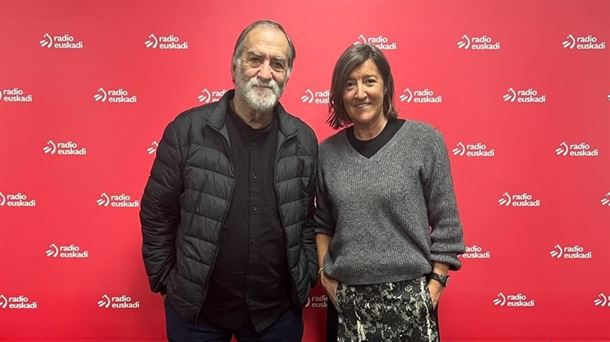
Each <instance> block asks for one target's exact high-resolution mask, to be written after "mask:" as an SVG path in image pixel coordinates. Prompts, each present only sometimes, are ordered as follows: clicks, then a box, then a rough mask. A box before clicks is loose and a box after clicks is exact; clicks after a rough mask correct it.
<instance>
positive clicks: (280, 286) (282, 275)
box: [202, 106, 290, 332]
mask: <svg viewBox="0 0 610 342" xmlns="http://www.w3.org/2000/svg"><path fill="white" fill-rule="evenodd" d="M225 123H226V125H227V129H228V131H229V137H230V142H231V158H232V161H233V171H234V175H235V189H234V191H233V195H232V200H231V206H230V208H229V212H228V214H227V219H226V221H225V224H224V226H223V228H222V232H221V237H220V241H219V252H218V257H217V259H216V263H215V266H214V270H213V271H212V275H211V277H210V280H209V289H208V293H207V297H206V298H207V299H206V302H205V304H204V307H203V312H202V313H203V316H204V319H205V321H206V322H207V323H210V324H213V325H217V326H219V327H221V328H224V329H227V330H230V331H233V332H237V331H240V330H243V329H248V328H247V327H252V326H253V327H254V329H255V330H256V331H257V332H260V331H262V330H263V329H265V328H267V327H269V326H270V325H271V324H273V323H274V322H275V321H276V319H277V318H279V316H280V315H281V314H282V313H284V311H286V309H288V307H289V306H290V280H289V278H288V277H289V275H288V262H287V256H286V242H285V235H284V229H283V227H282V224H281V220H280V216H279V211H278V202H277V198H276V193H275V187H274V180H273V173H274V172H273V171H274V165H275V158H276V148H277V135H278V122H277V114H276V113H274V116H273V119H272V121H271V123H270V124H269V125H268V126H267V127H265V128H262V129H253V128H251V127H250V126H248V125H247V124H246V123H245V122H244V121H243V120H241V118H239V117H238V116H237V114H235V112H234V111H233V109H232V108H231V106H228V107H227V115H226V119H225ZM250 324H251V325H250Z"/></svg>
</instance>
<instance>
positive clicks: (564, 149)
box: [555, 141, 599, 158]
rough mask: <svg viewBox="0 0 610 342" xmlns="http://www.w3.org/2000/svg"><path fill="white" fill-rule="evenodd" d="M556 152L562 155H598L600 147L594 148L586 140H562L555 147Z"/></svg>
mask: <svg viewBox="0 0 610 342" xmlns="http://www.w3.org/2000/svg"><path fill="white" fill-rule="evenodd" d="M555 154H556V155H558V156H562V157H585V158H586V157H598V156H599V149H597V148H592V147H591V145H589V144H587V143H586V142H581V143H577V144H569V143H566V142H565V141H562V142H561V143H560V144H559V146H558V147H557V148H556V149H555Z"/></svg>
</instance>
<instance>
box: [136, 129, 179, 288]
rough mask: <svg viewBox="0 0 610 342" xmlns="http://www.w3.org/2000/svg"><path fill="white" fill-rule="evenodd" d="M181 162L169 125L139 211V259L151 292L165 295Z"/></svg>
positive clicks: (171, 264)
mask: <svg viewBox="0 0 610 342" xmlns="http://www.w3.org/2000/svg"><path fill="white" fill-rule="evenodd" d="M181 161H182V156H181V151H180V143H179V139H178V135H177V132H176V127H175V122H172V123H170V124H169V125H168V126H167V128H166V129H165V132H164V133H163V138H162V139H161V142H160V143H159V148H158V149H157V156H156V158H155V161H154V163H153V166H152V170H151V173H150V177H149V178H148V182H147V184H146V188H145V189H144V194H143V196H142V202H141V209H140V223H141V225H142V255H143V257H144V265H145V267H146V273H147V274H148V280H149V283H150V288H151V290H152V291H153V292H160V293H165V292H166V281H167V276H168V274H169V273H170V271H171V270H172V268H173V267H174V263H175V255H176V248H175V240H176V231H177V228H178V224H179V223H180V205H179V198H180V194H181V193H182V192H183V184H182V176H181Z"/></svg>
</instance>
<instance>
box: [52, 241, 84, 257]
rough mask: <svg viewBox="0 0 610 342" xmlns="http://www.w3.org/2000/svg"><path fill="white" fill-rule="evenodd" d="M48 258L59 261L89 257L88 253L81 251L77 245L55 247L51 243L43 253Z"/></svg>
mask: <svg viewBox="0 0 610 342" xmlns="http://www.w3.org/2000/svg"><path fill="white" fill-rule="evenodd" d="M44 254H45V255H46V256H48V257H49V258H60V259H86V258H88V257H89V251H87V250H84V249H82V248H81V247H80V246H79V245H76V244H73V243H71V244H69V245H56V244H55V243H51V244H50V245H49V248H48V249H47V250H46V251H45V252H44Z"/></svg>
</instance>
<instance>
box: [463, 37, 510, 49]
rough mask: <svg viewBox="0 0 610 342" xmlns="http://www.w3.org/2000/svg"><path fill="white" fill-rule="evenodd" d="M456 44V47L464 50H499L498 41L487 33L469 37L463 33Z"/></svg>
mask: <svg viewBox="0 0 610 342" xmlns="http://www.w3.org/2000/svg"><path fill="white" fill-rule="evenodd" d="M456 44H457V47H458V49H464V50H500V42H498V41H495V40H494V39H493V38H491V37H489V36H487V35H482V36H476V37H470V36H468V35H467V34H464V35H462V37H461V38H460V40H459V41H458V42H457V43H456Z"/></svg>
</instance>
